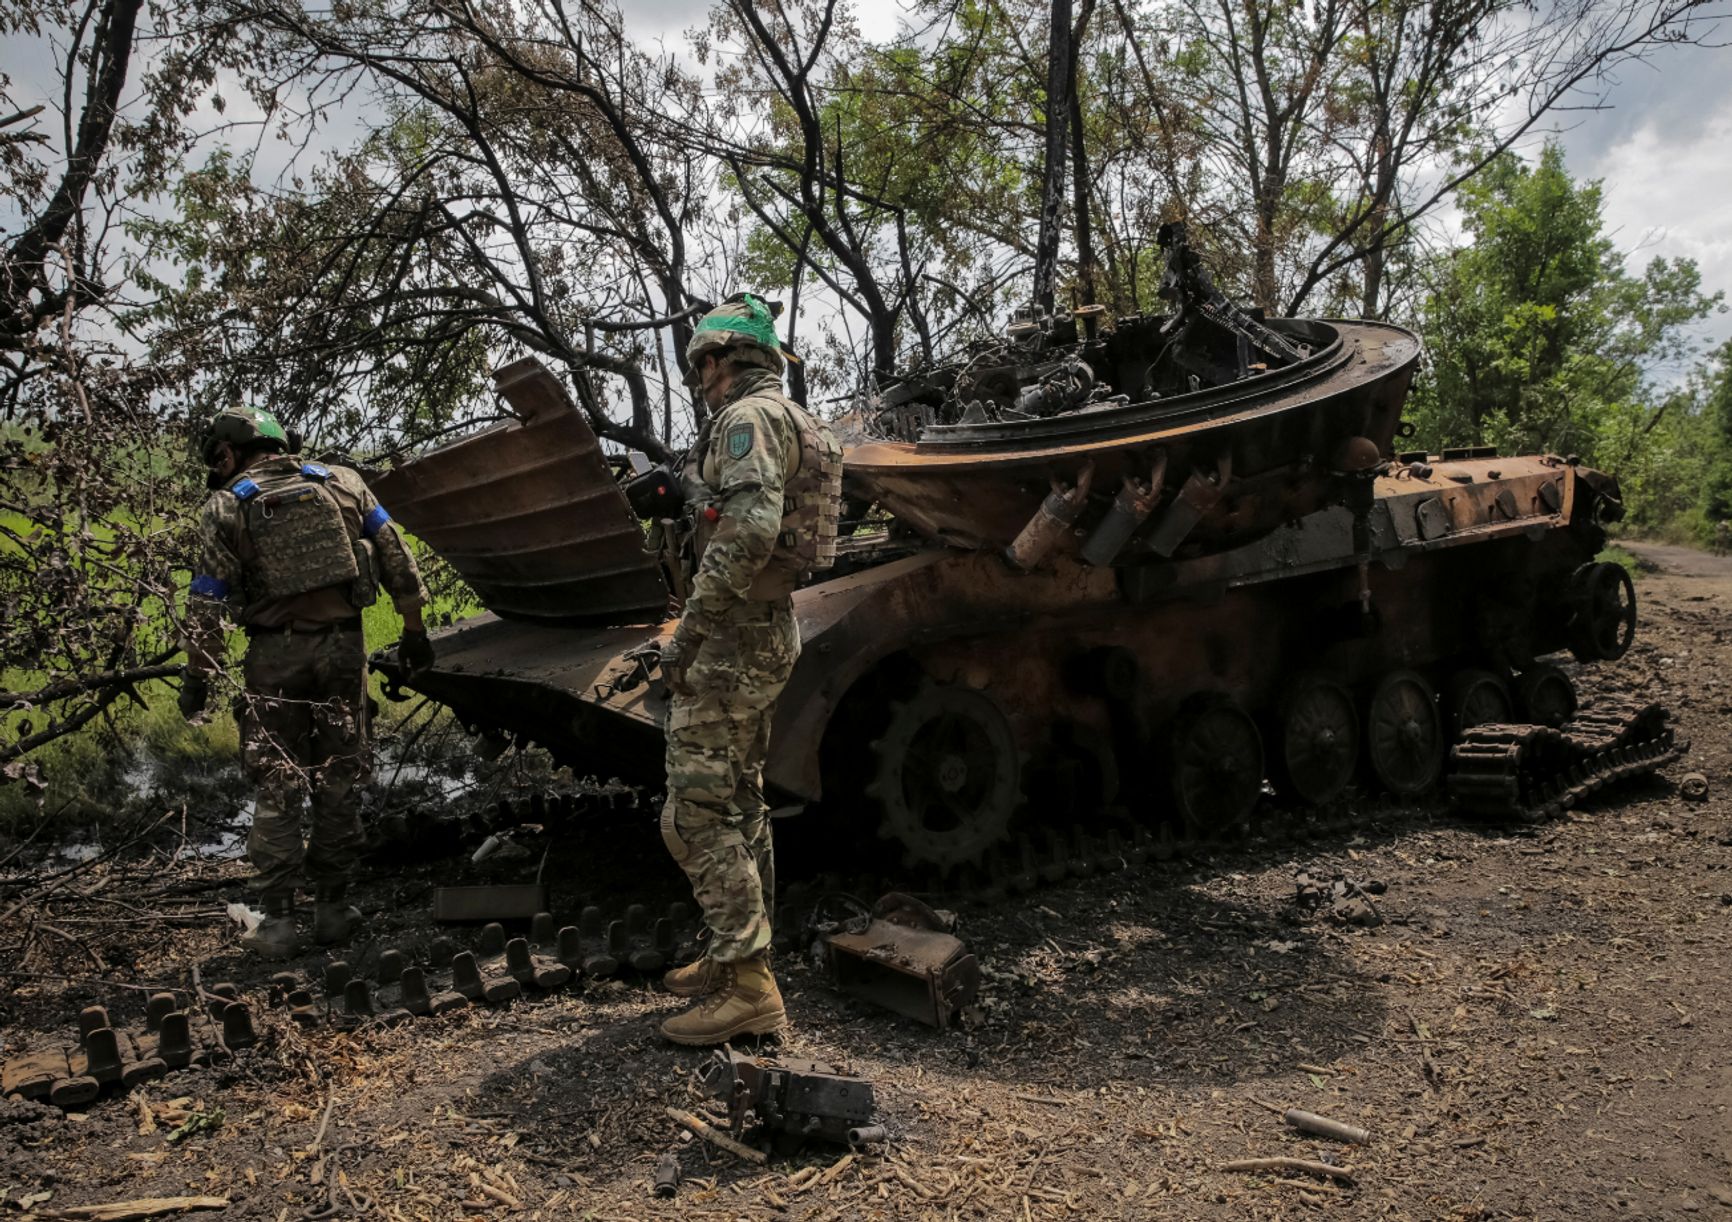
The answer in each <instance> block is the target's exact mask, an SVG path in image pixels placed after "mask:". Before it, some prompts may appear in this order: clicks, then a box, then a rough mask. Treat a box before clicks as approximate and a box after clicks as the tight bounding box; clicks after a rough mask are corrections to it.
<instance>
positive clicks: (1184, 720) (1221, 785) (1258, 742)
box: [1168, 692, 1263, 835]
mask: <svg viewBox="0 0 1732 1222" xmlns="http://www.w3.org/2000/svg"><path fill="white" fill-rule="evenodd" d="M1168 734H1169V753H1170V758H1171V765H1170V767H1171V773H1170V776H1171V782H1172V787H1173V802H1174V804H1175V805H1176V806H1177V807H1178V812H1179V818H1180V819H1181V820H1182V821H1183V823H1184V827H1185V830H1186V831H1187V832H1188V833H1189V834H1191V835H1207V834H1209V833H1212V832H1221V831H1232V830H1236V829H1238V828H1241V827H1243V826H1244V825H1245V824H1246V823H1247V822H1249V821H1250V818H1251V812H1252V811H1253V810H1254V809H1256V806H1257V797H1258V795H1259V794H1261V793H1262V792H1263V738H1262V736H1261V735H1260V734H1258V733H1257V723H1256V722H1254V721H1252V720H1251V717H1250V715H1249V714H1247V713H1246V712H1245V710H1244V709H1242V708H1240V707H1239V705H1238V704H1237V703H1236V702H1234V701H1233V700H1232V699H1231V698H1230V697H1228V696H1223V695H1221V694H1220V693H1217V692H1207V693H1202V694H1199V695H1195V696H1192V697H1190V698H1189V699H1188V700H1186V701H1185V702H1184V704H1182V705H1180V706H1179V711H1178V713H1177V715H1175V716H1174V718H1173V725H1172V729H1171V730H1169V731H1168Z"/></svg>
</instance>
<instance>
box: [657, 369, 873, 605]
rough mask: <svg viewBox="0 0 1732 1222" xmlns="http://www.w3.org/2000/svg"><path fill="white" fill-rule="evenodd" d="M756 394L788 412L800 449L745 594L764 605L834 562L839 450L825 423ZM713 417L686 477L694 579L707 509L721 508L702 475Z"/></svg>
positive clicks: (784, 401) (709, 528) (709, 523)
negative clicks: (771, 545)
mask: <svg viewBox="0 0 1732 1222" xmlns="http://www.w3.org/2000/svg"><path fill="white" fill-rule="evenodd" d="M758 395H759V396H761V397H763V398H770V399H774V400H775V402H776V403H777V404H779V405H780V406H781V407H782V408H783V409H784V410H785V411H786V412H787V413H788V418H789V419H790V420H791V421H793V423H794V428H795V430H796V431H797V433H798V437H797V443H798V446H799V453H798V455H797V456H796V459H795V467H794V470H793V472H792V473H790V474H789V475H787V476H786V478H785V479H784V480H783V483H782V521H781V525H780V526H779V528H778V529H777V532H776V549H775V551H773V552H771V553H770V559H769V561H768V562H767V563H766V564H765V565H764V570H763V572H761V573H760V574H759V575H758V577H757V579H756V580H755V581H753V582H752V587H751V589H750V590H748V591H747V592H746V596H747V597H748V598H750V599H754V600H768V599H774V598H781V597H784V596H786V595H787V594H790V593H792V592H793V590H794V587H795V586H796V585H798V584H799V583H800V582H801V581H802V580H804V579H805V578H806V577H808V576H810V575H811V574H812V573H815V572H822V571H823V570H825V569H828V568H830V567H831V566H832V565H833V564H835V562H836V527H837V522H838V519H839V518H840V516H841V509H842V447H841V445H840V444H839V443H838V442H837V440H836V434H835V433H834V432H832V431H831V429H830V426H829V425H828V424H826V423H824V421H822V420H820V419H818V418H817V417H816V416H814V415H812V414H811V413H810V412H807V411H806V410H805V409H803V408H802V407H800V405H799V404H797V403H795V402H794V401H793V400H792V399H789V398H788V397H786V396H785V395H782V394H780V393H776V392H762V391H760V392H758ZM715 418H716V417H714V416H712V417H711V418H710V420H709V421H706V422H705V428H704V430H703V432H702V433H701V434H700V435H699V438H698V444H697V445H696V446H695V447H694V449H695V450H696V452H697V455H698V462H697V463H695V464H688V465H687V468H686V472H685V476H684V478H685V481H686V494H687V504H688V505H689V506H690V507H691V509H692V511H693V512H692V566H691V573H693V574H695V573H696V572H697V566H698V564H699V563H700V562H701V561H702V560H703V555H704V549H705V548H707V547H708V546H709V542H710V538H711V536H712V535H714V533H715V528H716V521H715V519H712V518H710V517H709V515H708V514H707V513H706V512H705V510H706V509H707V508H709V507H711V506H713V507H715V508H717V509H719V508H720V505H719V504H718V498H717V494H716V491H715V489H713V488H711V487H710V486H709V484H708V483H706V482H705V481H704V479H703V476H702V474H701V471H702V467H703V466H704V458H705V457H707V450H708V438H709V435H710V433H711V428H710V425H711V424H712V423H713V422H714V420H715Z"/></svg>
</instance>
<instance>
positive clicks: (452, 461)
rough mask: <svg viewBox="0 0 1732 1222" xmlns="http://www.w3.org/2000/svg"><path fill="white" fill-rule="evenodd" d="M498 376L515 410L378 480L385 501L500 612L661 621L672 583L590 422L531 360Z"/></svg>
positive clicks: (548, 619)
mask: <svg viewBox="0 0 1732 1222" xmlns="http://www.w3.org/2000/svg"><path fill="white" fill-rule="evenodd" d="M493 380H494V384H495V386H496V387H497V388H498V391H499V393H500V395H501V396H503V398H504V399H505V402H506V403H507V404H508V405H509V406H510V408H511V410H512V412H513V413H515V414H516V416H517V419H516V420H513V421H509V422H507V423H505V424H502V425H496V426H494V427H492V428H489V429H485V430H483V431H482V432H479V433H476V434H475V435H473V436H470V437H465V438H462V439H461V440H458V441H454V442H452V443H450V444H449V445H445V446H441V447H439V448H438V449H436V450H433V451H431V452H430V453H428V454H425V455H423V456H422V457H420V458H417V459H415V460H414V461H413V462H410V463H405V464H404V465H403V466H401V467H398V468H396V469H395V470H393V471H390V472H388V473H386V474H385V475H382V476H380V477H378V478H377V479H375V480H374V481H373V483H372V487H373V491H374V494H375V495H376V496H378V498H379V501H380V503H381V504H383V505H384V506H385V507H386V509H387V510H389V511H390V513H391V516H392V517H394V518H396V519H397V520H398V521H399V522H401V523H402V524H403V525H404V526H405V527H406V528H408V529H409V530H410V531H412V532H414V533H415V534H416V535H418V536H420V537H421V538H422V539H423V540H425V541H426V542H427V543H428V544H429V545H430V546H432V547H433V548H434V550H436V551H437V552H438V553H439V554H440V555H441V556H443V557H444V558H445V559H446V560H447V561H449V562H450V564H451V565H452V567H454V568H455V569H456V570H457V571H458V572H459V573H461V574H462V575H463V579H464V580H465V581H467V582H468V583H469V585H470V587H471V588H472V589H473V590H474V591H475V593H476V596H477V597H478V598H480V599H481V601H482V603H483V604H484V605H486V607H487V608H488V609H489V610H490V611H493V612H494V613H496V614H498V615H501V616H504V617H506V618H509V619H526V620H535V621H539V622H542V623H553V624H628V623H640V624H641V623H653V622H655V621H656V620H659V619H660V618H661V617H662V615H663V613H664V611H665V609H666V606H667V588H666V583H665V582H664V581H663V580H662V576H661V571H660V569H659V568H658V567H657V565H656V562H655V559H654V558H653V557H652V556H650V555H648V554H646V553H645V551H644V549H643V529H642V527H641V526H640V525H639V524H638V522H637V519H636V518H634V517H633V516H632V512H631V508H630V506H628V505H627V504H626V500H625V493H624V492H623V491H621V490H620V487H619V484H618V483H617V482H616V480H615V479H614V476H613V473H612V472H611V471H610V470H609V469H608V465H607V461H606V459H605V458H604V457H603V454H602V450H601V442H600V441H599V440H598V439H597V437H596V435H595V430H593V429H592V428H591V427H590V425H589V421H588V420H587V419H585V417H584V415H583V413H582V412H581V411H579V410H578V408H577V407H576V406H575V405H574V404H573V403H572V402H571V399H570V398H569V397H568V396H567V395H566V393H565V388H564V386H562V385H561V384H560V382H559V380H558V379H557V378H555V377H554V376H553V374H552V373H550V372H548V370H547V369H546V368H545V367H543V366H542V364H541V362H540V361H538V360H536V359H535V358H533V357H526V358H525V359H523V360H520V361H514V362H512V363H511V364H509V365H506V366H504V367H502V368H501V369H499V370H498V371H497V372H495V373H494V375H493Z"/></svg>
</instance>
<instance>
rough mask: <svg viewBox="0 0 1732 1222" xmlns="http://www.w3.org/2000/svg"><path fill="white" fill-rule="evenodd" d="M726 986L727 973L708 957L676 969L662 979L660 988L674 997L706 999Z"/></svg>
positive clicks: (702, 957)
mask: <svg viewBox="0 0 1732 1222" xmlns="http://www.w3.org/2000/svg"><path fill="white" fill-rule="evenodd" d="M726 984H727V972H726V971H724V970H723V968H722V965H721V964H719V963H717V962H716V961H715V960H714V959H711V958H710V957H709V956H708V955H703V956H700V957H699V958H698V959H697V960H696V961H695V962H692V963H688V964H686V965H685V966H684V967H676V968H674V969H673V970H672V971H671V972H668V973H667V974H666V975H665V976H663V977H662V988H664V989H666V990H667V991H668V992H670V993H672V994H673V995H674V996H675V997H708V996H709V995H710V994H711V993H714V992H715V991H716V990H717V989H720V988H723V987H725V986H726Z"/></svg>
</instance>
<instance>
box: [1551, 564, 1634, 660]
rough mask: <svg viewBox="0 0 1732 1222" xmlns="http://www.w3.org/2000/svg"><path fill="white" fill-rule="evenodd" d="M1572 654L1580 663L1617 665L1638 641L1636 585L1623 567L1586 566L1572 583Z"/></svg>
mask: <svg viewBox="0 0 1732 1222" xmlns="http://www.w3.org/2000/svg"><path fill="white" fill-rule="evenodd" d="M1570 608H1571V614H1570V622H1569V624H1568V626H1567V628H1566V631H1567V633H1568V635H1569V642H1570V652H1571V653H1573V654H1575V655H1576V660H1577V661H1578V662H1615V661H1617V660H1618V659H1619V658H1621V657H1623V656H1624V654H1625V653H1626V652H1627V651H1628V650H1629V648H1630V642H1631V641H1633V640H1635V639H1636V584H1635V582H1633V581H1631V580H1630V571H1629V570H1628V569H1626V568H1625V567H1624V566H1623V565H1621V564H1584V565H1583V566H1582V567H1581V568H1579V569H1577V570H1576V574H1575V577H1574V578H1573V579H1572V580H1571V583H1570Z"/></svg>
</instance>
